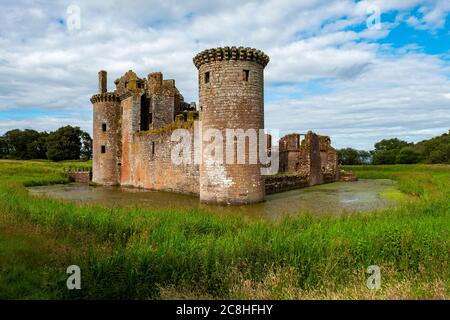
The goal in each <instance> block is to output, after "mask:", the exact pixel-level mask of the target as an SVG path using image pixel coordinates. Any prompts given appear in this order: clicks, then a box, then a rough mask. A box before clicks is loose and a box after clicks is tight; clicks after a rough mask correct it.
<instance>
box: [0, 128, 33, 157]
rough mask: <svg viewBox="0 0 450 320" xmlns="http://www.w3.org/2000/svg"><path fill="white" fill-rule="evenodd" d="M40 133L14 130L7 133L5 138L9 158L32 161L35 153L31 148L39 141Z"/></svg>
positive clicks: (28, 130)
mask: <svg viewBox="0 0 450 320" xmlns="http://www.w3.org/2000/svg"><path fill="white" fill-rule="evenodd" d="M40 135H41V134H40V133H39V132H37V131H35V130H30V129H25V130H23V131H22V130H20V129H14V130H10V131H8V132H6V133H5V135H4V136H3V139H4V144H5V145H6V151H7V156H8V157H10V158H14V159H32V158H33V155H34V153H33V152H31V154H30V151H32V147H31V146H29V145H30V144H32V143H33V142H34V141H36V140H37V139H39V137H40Z"/></svg>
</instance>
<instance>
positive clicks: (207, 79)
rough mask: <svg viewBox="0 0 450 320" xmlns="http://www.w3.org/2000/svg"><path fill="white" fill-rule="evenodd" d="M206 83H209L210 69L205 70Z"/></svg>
mask: <svg viewBox="0 0 450 320" xmlns="http://www.w3.org/2000/svg"><path fill="white" fill-rule="evenodd" d="M205 83H209V71H208V72H205Z"/></svg>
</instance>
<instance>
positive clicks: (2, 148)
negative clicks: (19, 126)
mask: <svg viewBox="0 0 450 320" xmlns="http://www.w3.org/2000/svg"><path fill="white" fill-rule="evenodd" d="M7 154H8V148H7V144H6V140H5V138H4V137H0V159H3V158H5V157H6V155H7Z"/></svg>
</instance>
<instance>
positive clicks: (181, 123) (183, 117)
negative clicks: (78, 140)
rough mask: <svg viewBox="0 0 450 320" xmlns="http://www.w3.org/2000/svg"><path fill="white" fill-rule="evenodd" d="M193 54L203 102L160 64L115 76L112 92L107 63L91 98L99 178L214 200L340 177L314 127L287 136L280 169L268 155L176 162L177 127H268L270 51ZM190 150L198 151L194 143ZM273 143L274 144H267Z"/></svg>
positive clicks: (258, 197) (247, 199)
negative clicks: (251, 159)
mask: <svg viewBox="0 0 450 320" xmlns="http://www.w3.org/2000/svg"><path fill="white" fill-rule="evenodd" d="M193 61H194V65H195V66H196V67H197V69H198V74H199V76H198V81H199V110H196V105H195V104H194V103H190V104H189V103H186V102H185V101H184V99H183V96H182V95H181V93H180V92H179V91H178V89H177V88H176V86H175V81H174V80H165V79H163V75H162V74H161V73H160V72H155V73H150V74H149V75H148V77H147V78H139V77H137V75H136V74H135V73H134V72H133V71H131V70H130V71H128V72H127V73H125V74H124V75H123V76H122V77H120V78H119V79H117V80H116V81H115V82H114V83H115V85H116V88H115V90H114V91H113V92H108V91H107V74H106V71H100V72H99V93H98V94H96V95H94V96H93V97H92V98H91V102H92V104H93V109H94V121H93V182H94V183H98V184H102V185H122V186H133V187H142V188H148V189H153V190H164V191H173V192H181V193H190V194H196V195H199V196H200V200H201V201H203V202H209V203H227V204H247V203H254V202H259V201H263V200H264V196H265V194H266V193H273V192H277V191H284V190H289V189H293V188H298V187H303V186H309V185H315V184H320V183H324V182H332V181H335V180H336V179H337V178H338V166H337V156H336V151H335V149H333V148H332V147H331V144H330V139H329V138H328V137H325V136H318V135H316V134H314V133H312V132H308V133H307V134H306V135H300V134H290V135H287V136H285V137H283V138H282V139H280V142H279V169H280V170H279V171H280V173H281V174H277V175H270V176H263V175H262V174H261V167H262V166H263V164H261V163H244V164H238V163H232V164H227V163H223V164H218V163H214V162H211V161H202V162H201V163H200V164H196V163H192V162H191V163H182V164H178V165H175V164H174V163H173V162H172V161H171V151H172V149H173V147H174V142H173V141H172V139H171V135H172V133H173V131H174V130H175V129H179V128H184V129H186V130H189V131H190V132H192V134H194V128H195V127H196V126H195V125H194V124H195V123H196V122H198V121H201V123H202V125H201V129H200V130H201V131H202V132H206V130H208V129H217V130H219V131H220V132H223V133H224V135H225V130H226V129H243V130H248V129H255V130H260V129H263V128H264V95H263V91H264V74H263V73H264V68H265V66H266V65H267V64H268V62H269V57H268V56H267V55H266V54H264V53H263V52H261V51H259V50H256V49H252V48H242V47H239V48H237V47H224V48H216V49H208V50H204V51H202V52H200V53H199V54H197V55H196V56H195V57H194V59H193ZM302 136H303V137H304V138H303V139H301V137H302ZM201 143H202V144H207V142H206V141H202V142H201ZM247 149H248V148H247ZM247 149H246V150H247ZM190 150H192V152H193V153H194V152H195V146H192V148H190ZM274 151H275V150H270V145H269V151H268V152H274Z"/></svg>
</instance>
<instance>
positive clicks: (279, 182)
mask: <svg viewBox="0 0 450 320" xmlns="http://www.w3.org/2000/svg"><path fill="white" fill-rule="evenodd" d="M307 186H309V181H308V177H305V176H302V175H274V176H266V177H265V188H266V194H272V193H277V192H283V191H289V190H294V189H298V188H305V187H307Z"/></svg>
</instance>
